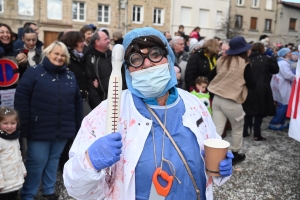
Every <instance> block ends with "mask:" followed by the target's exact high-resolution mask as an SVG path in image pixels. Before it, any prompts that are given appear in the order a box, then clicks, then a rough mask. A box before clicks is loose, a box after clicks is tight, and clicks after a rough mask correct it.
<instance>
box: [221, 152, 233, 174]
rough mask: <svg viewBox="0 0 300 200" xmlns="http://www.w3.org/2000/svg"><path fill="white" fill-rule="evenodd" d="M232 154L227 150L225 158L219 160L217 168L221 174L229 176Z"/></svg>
mask: <svg viewBox="0 0 300 200" xmlns="http://www.w3.org/2000/svg"><path fill="white" fill-rule="evenodd" d="M233 158H234V156H233V154H232V153H231V152H230V151H228V152H227V154H226V158H225V159H224V160H222V161H221V162H220V166H219V170H220V175H221V176H230V175H231V174H232V159H233Z"/></svg>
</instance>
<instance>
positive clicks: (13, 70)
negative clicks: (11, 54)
mask: <svg viewBox="0 0 300 200" xmlns="http://www.w3.org/2000/svg"><path fill="white" fill-rule="evenodd" d="M18 68H19V67H18V65H17V64H16V63H15V62H14V61H12V60H10V59H7V58H1V59H0V87H8V86H11V85H13V84H14V83H16V82H17V81H18V80H19V76H20V74H19V71H18Z"/></svg>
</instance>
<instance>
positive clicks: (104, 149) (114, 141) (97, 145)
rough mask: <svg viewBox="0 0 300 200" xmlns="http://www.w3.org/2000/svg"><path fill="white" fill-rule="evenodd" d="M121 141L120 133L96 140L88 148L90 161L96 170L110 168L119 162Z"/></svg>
mask: <svg viewBox="0 0 300 200" xmlns="http://www.w3.org/2000/svg"><path fill="white" fill-rule="evenodd" d="M121 140H122V136H121V134H120V133H113V134H108V135H106V136H104V137H101V138H99V139H98V140H96V141H95V142H94V143H93V144H92V145H91V146H90V147H89V148H88V153H89V157H90V160H91V162H92V164H93V166H94V168H95V169H96V170H101V169H104V168H107V167H110V166H112V165H113V164H114V163H116V162H117V161H119V160H120V154H121V153H122V150H121V148H122V141H121Z"/></svg>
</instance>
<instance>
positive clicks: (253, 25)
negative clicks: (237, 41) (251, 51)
mask: <svg viewBox="0 0 300 200" xmlns="http://www.w3.org/2000/svg"><path fill="white" fill-rule="evenodd" d="M256 24H257V17H251V22H250V29H252V30H256Z"/></svg>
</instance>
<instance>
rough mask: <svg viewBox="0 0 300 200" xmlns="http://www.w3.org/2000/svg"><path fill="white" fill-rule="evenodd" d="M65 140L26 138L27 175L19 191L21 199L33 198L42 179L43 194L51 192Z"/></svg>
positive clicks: (30, 199)
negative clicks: (34, 139)
mask: <svg viewBox="0 0 300 200" xmlns="http://www.w3.org/2000/svg"><path fill="white" fill-rule="evenodd" d="M66 143H67V140H57V141H33V140H27V159H26V162H25V166H26V170H27V176H26V178H25V182H24V185H23V188H22V192H21V198H22V200H33V199H34V197H35V196H36V194H37V191H38V189H39V186H40V182H41V180H42V192H43V194H44V195H47V194H53V193H54V189H55V188H54V186H55V182H56V175H57V168H58V162H59V158H60V155H61V153H62V151H63V149H64V147H65V145H66Z"/></svg>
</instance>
